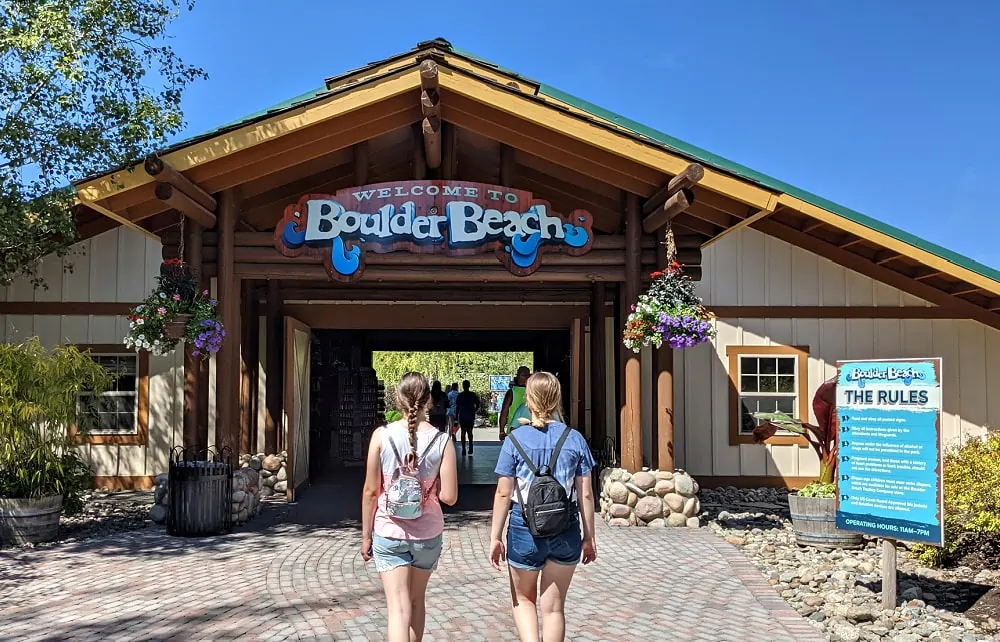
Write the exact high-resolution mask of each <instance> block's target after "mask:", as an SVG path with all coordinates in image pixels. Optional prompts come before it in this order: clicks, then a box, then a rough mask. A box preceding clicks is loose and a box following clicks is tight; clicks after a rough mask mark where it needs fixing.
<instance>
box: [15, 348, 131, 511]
mask: <svg viewBox="0 0 1000 642" xmlns="http://www.w3.org/2000/svg"><path fill="white" fill-rule="evenodd" d="M112 381H113V375H112V374H111V373H109V372H107V371H106V370H105V369H104V368H103V367H101V366H100V365H98V364H97V363H95V362H94V360H93V359H91V358H90V356H89V355H88V354H86V353H83V352H80V351H79V350H78V349H76V348H75V347H73V346H60V347H58V348H55V349H53V350H51V351H49V350H46V349H45V348H43V347H42V345H41V343H39V341H38V339H37V338H33V339H30V340H28V341H26V342H25V343H23V344H21V345H10V344H0V497H17V498H37V497H44V496H46V495H60V494H61V495H64V504H65V506H66V509H67V510H69V511H72V510H73V509H75V508H79V507H80V502H79V492H80V491H82V490H83V489H84V488H86V487H87V486H88V485H89V476H90V473H89V470H88V468H87V466H86V464H85V463H84V462H83V461H82V460H81V459H80V456H79V455H78V454H77V453H76V451H75V450H73V449H72V448H71V443H70V440H69V438H68V437H67V432H66V431H67V426H70V425H73V424H75V425H77V426H78V427H80V429H82V430H85V429H86V427H87V421H88V419H89V417H90V415H89V413H88V412H87V411H88V408H85V407H84V408H81V402H80V393H81V392H85V391H90V392H93V393H95V394H94V395H93V396H91V397H90V398H91V399H96V397H97V395H98V394H100V393H101V392H103V391H104V390H106V389H107V388H108V387H109V386H110V385H111V383H112Z"/></svg>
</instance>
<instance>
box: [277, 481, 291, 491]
mask: <svg viewBox="0 0 1000 642" xmlns="http://www.w3.org/2000/svg"><path fill="white" fill-rule="evenodd" d="M286 490H288V482H287V481H280V482H275V484H274V492H276V493H283V492H285V491H286Z"/></svg>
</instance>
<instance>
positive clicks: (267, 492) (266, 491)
mask: <svg viewBox="0 0 1000 642" xmlns="http://www.w3.org/2000/svg"><path fill="white" fill-rule="evenodd" d="M273 495H274V489H273V488H271V487H270V486H264V487H263V488H261V489H260V496H261V497H272V496H273Z"/></svg>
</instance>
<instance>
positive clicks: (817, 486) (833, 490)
mask: <svg viewBox="0 0 1000 642" xmlns="http://www.w3.org/2000/svg"><path fill="white" fill-rule="evenodd" d="M799 496H800V497H825V498H832V497H836V496H837V484H824V483H822V482H812V483H811V484H808V485H806V487H805V488H803V489H802V490H800V491H799Z"/></svg>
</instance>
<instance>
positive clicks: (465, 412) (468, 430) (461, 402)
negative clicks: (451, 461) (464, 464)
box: [455, 379, 480, 457]
mask: <svg viewBox="0 0 1000 642" xmlns="http://www.w3.org/2000/svg"><path fill="white" fill-rule="evenodd" d="M471 387H472V384H471V383H469V380H468V379H466V380H465V381H463V382H462V392H460V393H458V397H457V398H456V399H455V415H456V416H457V417H458V426H459V429H460V430H461V433H462V434H461V435H460V439H461V440H462V456H463V457H464V456H465V438H466V437H468V438H469V454H470V455H471V454H473V452H474V448H475V446H474V444H473V440H472V434H473V433H472V431H473V429H474V428H475V427H476V413H477V412H479V405H480V402H479V395H477V394H476V393H474V392H472V390H470V388H471Z"/></svg>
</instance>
